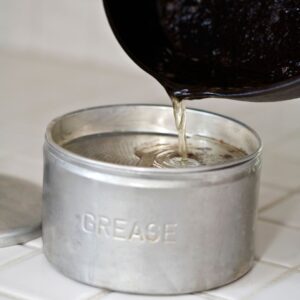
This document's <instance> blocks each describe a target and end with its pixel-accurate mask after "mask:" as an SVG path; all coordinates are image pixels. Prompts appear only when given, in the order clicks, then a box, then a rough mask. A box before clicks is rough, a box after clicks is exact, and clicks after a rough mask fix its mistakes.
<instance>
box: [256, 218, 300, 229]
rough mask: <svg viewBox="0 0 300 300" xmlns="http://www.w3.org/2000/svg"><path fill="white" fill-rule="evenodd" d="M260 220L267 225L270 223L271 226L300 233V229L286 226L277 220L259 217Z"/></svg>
mask: <svg viewBox="0 0 300 300" xmlns="http://www.w3.org/2000/svg"><path fill="white" fill-rule="evenodd" d="M258 220H259V221H262V222H265V223H270V224H273V225H278V226H280V227H285V228H289V229H293V230H295V231H300V227H298V226H294V225H289V224H285V223H283V222H280V221H275V220H272V219H269V218H267V217H258Z"/></svg>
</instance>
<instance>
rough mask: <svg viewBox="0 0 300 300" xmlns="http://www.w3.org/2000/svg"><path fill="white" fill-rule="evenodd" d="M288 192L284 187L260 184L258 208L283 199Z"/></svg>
mask: <svg viewBox="0 0 300 300" xmlns="http://www.w3.org/2000/svg"><path fill="white" fill-rule="evenodd" d="M287 194H288V192H287V191H286V190H285V189H282V188H278V187H271V186H267V185H264V184H262V185H261V187H260V191H259V201H258V208H259V209H263V208H265V207H267V206H269V205H271V204H272V203H275V202H277V201H280V200H281V199H283V198H284V197H285V196H286V195H287Z"/></svg>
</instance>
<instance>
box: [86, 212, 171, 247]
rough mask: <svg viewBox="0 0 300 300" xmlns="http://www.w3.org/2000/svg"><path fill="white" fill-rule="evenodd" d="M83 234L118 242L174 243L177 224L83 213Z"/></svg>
mask: <svg viewBox="0 0 300 300" xmlns="http://www.w3.org/2000/svg"><path fill="white" fill-rule="evenodd" d="M81 229H82V231H84V232H85V233H88V234H95V235H96V236H98V237H103V238H108V239H114V240H119V241H140V242H149V243H158V242H161V243H175V242H176V233H177V232H176V231H177V224H174V223H173V224H166V223H165V224H158V223H146V224H145V223H143V222H139V221H131V220H130V221H129V220H126V219H121V218H109V217H107V216H102V215H100V216H98V215H97V216H96V215H95V214H92V213H85V214H83V215H82V217H81Z"/></svg>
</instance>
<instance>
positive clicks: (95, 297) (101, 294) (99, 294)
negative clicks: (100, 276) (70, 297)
mask: <svg viewBox="0 0 300 300" xmlns="http://www.w3.org/2000/svg"><path fill="white" fill-rule="evenodd" d="M111 293H112V292H111V291H109V290H103V291H100V292H97V294H95V295H93V296H90V297H88V298H86V299H85V300H100V299H104V298H105V297H106V296H108V295H109V294H111Z"/></svg>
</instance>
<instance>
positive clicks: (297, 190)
mask: <svg viewBox="0 0 300 300" xmlns="http://www.w3.org/2000/svg"><path fill="white" fill-rule="evenodd" d="M299 192H300V188H297V189H294V190H290V191H286V194H285V195H284V196H282V197H279V198H277V200H274V202H271V203H270V204H267V205H266V206H263V207H262V208H260V209H259V210H258V212H259V213H262V212H264V211H266V210H268V209H270V208H272V207H274V206H276V205H277V204H279V203H281V202H285V201H287V200H289V199H290V198H291V197H292V196H294V195H296V194H298V193H299Z"/></svg>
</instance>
